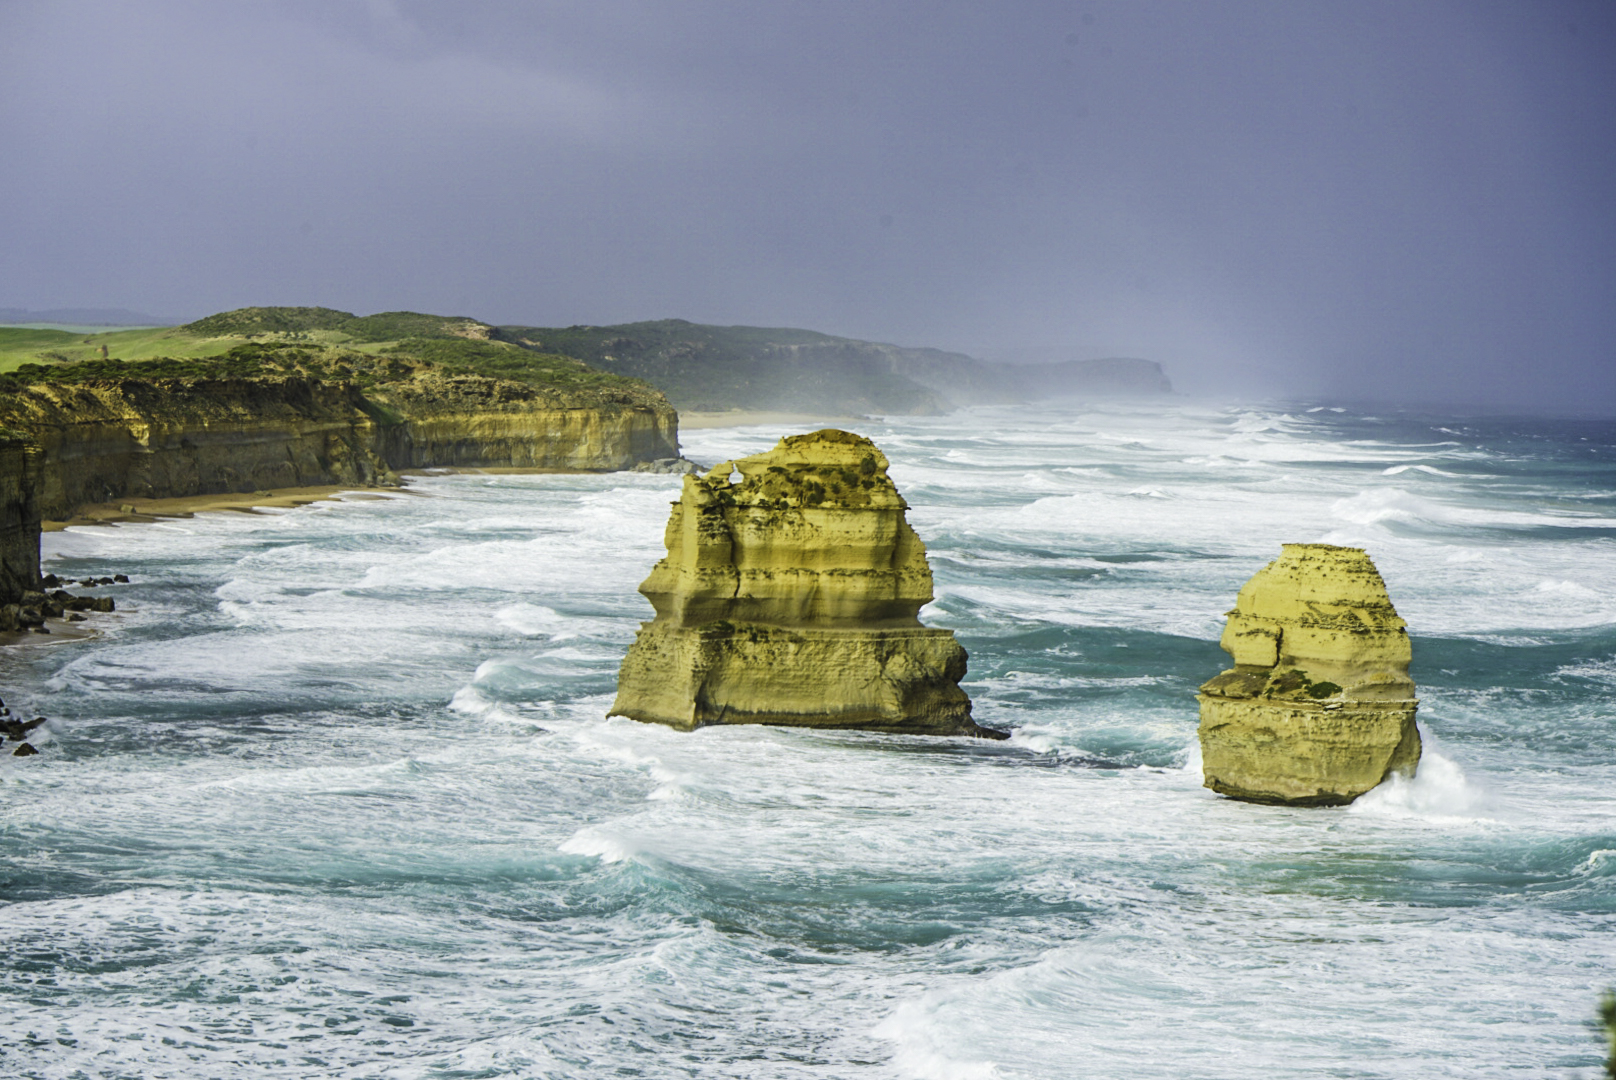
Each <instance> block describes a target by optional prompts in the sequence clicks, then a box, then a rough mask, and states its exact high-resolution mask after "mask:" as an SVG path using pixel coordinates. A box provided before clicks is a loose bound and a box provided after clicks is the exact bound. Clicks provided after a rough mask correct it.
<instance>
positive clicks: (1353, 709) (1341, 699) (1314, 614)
mask: <svg viewBox="0 0 1616 1080" xmlns="http://www.w3.org/2000/svg"><path fill="white" fill-rule="evenodd" d="M1220 644H1221V645H1222V646H1223V649H1224V650H1225V651H1226V652H1228V653H1229V655H1230V656H1232V657H1233V658H1234V662H1235V666H1234V667H1233V668H1231V669H1229V670H1228V671H1225V672H1223V673H1221V674H1220V675H1218V676H1217V677H1216V678H1213V679H1211V680H1210V681H1208V682H1207V683H1206V684H1204V685H1203V686H1202V687H1201V693H1200V694H1199V695H1198V698H1199V701H1200V703H1201V727H1200V737H1201V757H1202V769H1203V772H1204V774H1205V778H1206V786H1207V787H1209V788H1211V789H1212V790H1213V791H1216V792H1218V793H1219V794H1222V795H1227V796H1229V797H1231V798H1236V799H1245V800H1248V801H1252V802H1267V803H1288V804H1293V805H1306V806H1331V805H1340V804H1343V803H1350V802H1351V801H1352V800H1353V799H1356V798H1357V797H1358V796H1359V795H1362V794H1363V793H1364V792H1366V791H1368V790H1370V789H1371V788H1373V787H1375V786H1376V785H1377V784H1379V783H1381V782H1382V781H1383V780H1385V779H1386V777H1387V776H1389V775H1391V774H1392V773H1394V772H1400V773H1404V774H1406V775H1412V774H1413V772H1414V770H1415V768H1416V766H1417V765H1418V764H1419V759H1420V736H1419V731H1418V729H1417V728H1416V727H1415V723H1414V714H1415V710H1416V708H1417V706H1418V704H1419V703H1418V701H1416V700H1415V697H1414V682H1413V680H1412V679H1410V678H1409V676H1408V662H1409V658H1410V655H1411V653H1410V648H1409V641H1408V630H1407V628H1406V624H1405V623H1404V622H1403V620H1402V619H1400V618H1399V617H1398V615H1397V611H1396V609H1395V608H1393V607H1392V602H1391V598H1390V597H1389V596H1387V594H1386V584H1385V582H1383V581H1382V580H1381V577H1380V573H1379V572H1378V571H1377V570H1376V569H1375V564H1374V563H1373V562H1371V561H1370V559H1369V556H1368V555H1367V554H1365V553H1364V551H1363V550H1362V549H1361V548H1348V547H1335V546H1333V545H1330V544H1285V545H1284V546H1283V553H1282V554H1281V555H1280V557H1279V558H1278V559H1275V560H1274V561H1273V562H1271V563H1269V564H1268V565H1267V566H1266V567H1264V568H1263V569H1262V570H1260V571H1258V573H1257V574H1256V575H1255V576H1254V577H1252V579H1251V580H1250V581H1248V582H1246V584H1245V585H1244V586H1243V587H1242V588H1241V590H1240V595H1239V598H1238V599H1237V600H1236V601H1235V607H1234V610H1233V611H1231V612H1229V621H1228V623H1227V625H1226V626H1225V628H1224V631H1223V638H1222V641H1221V642H1220Z"/></svg>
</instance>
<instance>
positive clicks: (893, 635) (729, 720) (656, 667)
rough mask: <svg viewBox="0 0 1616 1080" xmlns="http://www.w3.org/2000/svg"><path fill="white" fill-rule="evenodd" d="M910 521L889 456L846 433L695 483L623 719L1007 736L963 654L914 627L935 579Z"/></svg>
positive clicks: (676, 509) (944, 635) (649, 585)
mask: <svg viewBox="0 0 1616 1080" xmlns="http://www.w3.org/2000/svg"><path fill="white" fill-rule="evenodd" d="M732 477H733V478H734V480H733V482H732ZM906 509H907V506H906V504H905V503H904V501H903V499H902V498H901V497H900V496H899V495H898V491H897V489H896V488H895V487H894V486H893V484H892V481H891V480H890V479H889V478H888V476H887V459H886V457H885V456H884V455H883V454H882V453H881V452H880V451H879V450H878V449H876V447H875V445H874V444H873V443H871V442H870V441H869V440H868V439H864V438H861V437H859V436H857V435H853V434H850V433H848V432H845V431H830V430H827V431H819V432H815V433H814V434H812V435H799V436H792V437H789V438H786V439H782V440H781V441H780V444H779V445H778V446H776V447H775V449H773V450H771V451H769V452H768V453H764V454H758V455H756V456H755V457H750V458H743V459H741V460H739V461H734V462H725V463H723V464H721V465H719V466H718V467H716V468H715V469H713V470H712V471H711V472H709V473H708V474H707V475H706V476H704V477H695V476H687V477H685V482H684V491H683V493H682V495H681V496H680V499H679V501H678V502H677V503H675V504H674V506H673V512H672V514H671V515H670V517H669V520H668V527H667V532H666V535H665V542H666V544H667V548H668V556H667V558H665V559H663V560H662V561H661V562H659V563H657V565H656V567H655V568H654V569H653V570H652V571H651V575H650V577H648V578H647V579H646V580H645V583H644V584H643V585H641V586H640V591H641V592H642V593H644V594H645V596H646V597H647V598H648V599H649V600H650V601H651V604H652V606H653V607H654V608H655V609H656V618H655V619H654V620H653V621H651V622H648V623H645V624H643V625H642V626H641V628H640V632H639V635H638V636H637V637H636V638H635V641H634V644H633V646H632V647H631V648H630V649H629V652H628V655H627V656H626V657H625V658H624V660H623V666H622V670H621V672H620V674H619V676H618V694H617V702H616V704H615V705H614V706H613V708H612V713H613V715H618V716H628V717H631V718H633V719H636V720H644V721H651V722H655V723H662V724H668V725H671V726H673V727H677V728H681V729H684V730H687V731H688V730H691V729H693V728H697V727H702V726H705V725H708V724H743V723H758V724H786V725H793V726H802V727H828V728H864V729H869V730H875V731H889V732H900V733H910V734H926V735H992V734H994V733H991V732H988V731H986V730H984V729H982V728H980V727H978V726H977V725H976V724H975V723H974V722H973V721H972V720H971V703H970V699H969V698H968V697H967V696H966V694H965V692H964V691H963V690H961V689H960V688H959V680H960V679H961V678H962V677H963V676H964V674H965V664H966V655H965V650H964V649H963V648H961V647H960V645H959V643H958V642H957V641H955V640H954V635H953V634H952V633H951V632H950V631H947V630H933V629H928V628H926V627H924V626H922V625H921V624H920V620H919V618H918V617H917V616H918V613H919V611H920V608H921V606H922V605H924V604H925V603H926V602H928V601H929V600H930V599H931V596H932V591H931V570H930V568H929V567H928V566H927V565H926V552H925V547H924V545H922V544H921V542H920V538H919V537H918V536H916V535H915V533H914V530H913V529H911V528H910V527H909V524H908V522H907V521H906V520H905V518H904V511H905V510H906Z"/></svg>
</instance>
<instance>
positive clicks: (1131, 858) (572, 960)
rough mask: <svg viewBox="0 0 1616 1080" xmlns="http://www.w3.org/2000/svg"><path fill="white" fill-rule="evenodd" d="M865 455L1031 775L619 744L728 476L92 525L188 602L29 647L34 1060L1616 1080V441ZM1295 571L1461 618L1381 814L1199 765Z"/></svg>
mask: <svg viewBox="0 0 1616 1080" xmlns="http://www.w3.org/2000/svg"><path fill="white" fill-rule="evenodd" d="M784 433H785V431H784V430H783V429H771V428H742V429H731V430H721V431H694V432H687V433H686V435H685V443H686V450H687V452H688V453H689V454H690V455H691V456H692V457H695V458H697V459H698V460H703V461H708V462H714V461H718V460H721V459H724V458H728V457H733V456H738V455H740V454H744V453H751V452H755V451H757V450H761V449H764V448H766V447H767V446H768V445H770V444H772V442H773V441H774V439H776V438H777V437H778V436H779V435H781V434H784ZM863 433H864V434H867V435H870V436H871V437H873V438H875V439H876V440H877V442H878V443H879V444H880V445H881V446H882V447H883V448H884V449H885V450H886V452H887V454H888V455H889V456H890V457H891V459H892V461H893V468H892V473H893V476H894V478H895V479H896V480H897V482H898V484H899V486H900V489H901V490H902V491H903V492H904V494H905V495H906V497H907V498H908V500H909V502H910V503H911V505H912V510H911V514H910V518H911V521H912V522H913V523H914V525H915V528H916V529H917V530H918V532H919V533H920V535H921V537H922V538H923V539H924V540H925V541H926V543H927V545H928V547H929V549H930V552H931V557H932V565H933V569H934V572H935V575H936V578H937V600H936V602H935V603H934V604H933V605H932V606H931V607H930V608H928V609H927V612H926V613H925V618H926V619H927V620H928V621H929V622H931V623H932V624H934V625H939V626H947V627H950V628H953V629H954V630H955V631H956V632H957V633H958V634H959V636H960V638H961V639H962V641H963V642H964V643H965V645H966V647H967V648H968V649H969V650H970V653H971V672H970V676H969V683H968V689H969V690H970V692H971V694H972V697H973V699H974V700H975V702H976V715H977V717H978V718H979V719H980V720H982V721H983V722H985V723H988V724H994V725H998V726H1001V727H1005V728H1010V729H1012V730H1013V731H1014V732H1015V734H1014V737H1013V738H1012V739H1011V740H1010V741H1009V742H1007V743H985V742H977V741H972V740H935V741H928V740H918V739H905V738H898V737H890V736H880V735H865V734H845V733H844V734H821V733H812V732H805V731H791V730H784V729H773V728H732V729H723V730H718V729H708V730H704V731H700V732H697V733H694V734H680V733H676V732H672V731H667V730H664V729H661V728H658V727H652V726H647V725H640V724H636V723H633V722H630V721H624V720H605V719H603V714H604V713H605V711H606V709H607V708H608V707H609V705H610V702H611V697H612V692H613V681H614V676H615V673H616V668H617V664H618V661H619V659H620V658H621V656H622V653H623V651H624V649H625V648H626V647H627V645H628V643H629V641H630V640H632V638H633V634H634V631H635V628H636V626H637V624H638V621H639V620H640V619H642V618H648V617H649V615H650V608H649V605H648V604H646V603H645V601H644V600H643V599H642V598H641V597H639V596H638V595H637V594H636V592H635V591H634V590H635V586H636V585H637V584H638V583H639V581H640V580H641V579H642V578H643V577H644V576H645V574H646V572H647V571H648V570H649V568H650V566H651V564H652V563H653V562H654V561H655V560H656V559H657V558H658V557H659V555H660V554H661V546H660V545H661V535H662V525H663V522H664V520H665V518H666V513H667V505H668V502H669V500H670V499H671V498H673V497H674V495H675V493H676V491H677V486H678V481H677V478H673V477H659V476H639V475H627V474H617V475H606V476H434V477H427V478H423V479H421V480H420V481H419V482H418V483H417V484H416V485H415V487H414V491H415V492H416V494H411V495H400V496H398V497H395V498H390V499H384V500H352V501H347V502H344V503H341V504H332V503H327V504H320V505H316V506H310V507H306V508H302V509H299V510H294V511H286V512H270V513H265V514H262V515H242V514H214V515H206V516H202V517H198V518H195V519H192V520H187V521H172V522H165V523H162V524H159V525H131V526H121V527H117V528H103V529H75V530H70V531H68V532H66V533H59V534H53V535H51V536H49V537H47V552H46V553H47V569H50V570H54V571H55V572H57V573H59V574H63V575H64V576H65V575H72V576H84V575H86V574H98V575H99V574H111V573H114V572H124V573H128V574H129V575H130V576H131V577H132V578H133V579H134V583H133V584H131V585H129V586H122V587H119V590H118V591H117V592H115V593H114V595H116V596H117V597H118V598H119V612H118V613H117V614H116V615H115V616H112V617H108V618H105V619H104V620H103V622H102V625H103V626H104V633H103V634H102V636H101V637H99V638H98V639H96V640H94V641H91V642H83V643H76V644H74V643H63V644H57V645H50V646H30V647H28V648H24V649H14V650H10V651H7V652H5V653H4V654H0V696H4V697H5V698H6V699H7V702H8V703H9V704H12V705H13V706H14V707H17V706H21V708H19V709H18V711H23V710H27V711H29V712H30V713H43V714H45V715H48V716H50V717H52V721H51V723H50V725H49V726H48V728H47V729H46V730H45V731H44V733H43V737H42V738H39V739H36V740H35V742H36V745H38V746H39V747H40V749H41V751H42V753H41V755H40V756H38V757H34V758H27V759H14V758H12V757H9V756H6V757H4V758H0V780H3V783H0V806H3V807H4V817H3V819H0V857H3V859H4V873H3V880H0V901H3V904H4V906H0V941H4V942H5V947H6V949H7V959H8V962H7V964H6V965H5V968H4V971H3V973H0V995H3V997H0V1001H3V1003H4V1008H5V1016H6V1020H5V1022H4V1023H3V1024H0V1074H4V1075H8V1076H26V1077H51V1078H57V1077H60V1078H68V1077H96V1078H101V1077H143V1078H158V1077H184V1078H192V1077H345V1078H348V1077H352V1078H364V1077H389V1078H391V1077H507V1076H508V1077H618V1076H645V1077H658V1078H661V1077H834V1078H865V1077H869V1078H899V1077H927V1078H931V1077H936V1078H979V1077H983V1078H985V1077H1004V1078H1023V1077H1025V1078H1033V1077H1037V1078H1065V1077H1096V1078H1107V1080H1109V1078H1133V1077H1163V1078H1166V1077H1172V1078H1186V1077H1197V1078H1198V1077H1208V1078H1212V1077H1217V1078H1226V1077H1241V1076H1249V1075H1262V1076H1265V1077H1270V1078H1274V1077H1304V1076H1306V1077H1319V1076H1326V1077H1409V1078H1415V1077H1419V1078H1426V1077H1494V1076H1511V1077H1516V1076H1553V1077H1593V1076H1595V1075H1597V1071H1598V1070H1597V1065H1598V1062H1599V1060H1600V1046H1599V1044H1598V1043H1597V1042H1596V1041H1595V1037H1594V1033H1593V1031H1592V1028H1591V1024H1590V1021H1591V1019H1592V1016H1593V1009H1594V1005H1595V1001H1596V999H1597V996H1598V994H1599V992H1600V991H1601V990H1602V989H1604V988H1605V987H1607V986H1609V985H1611V984H1616V933H1613V931H1616V704H1613V693H1616V427H1613V425H1611V424H1608V423H1607V424H1593V423H1582V424H1579V423H1574V422H1550V421H1520V422H1503V421H1492V420H1490V421H1482V420H1464V419H1456V418H1451V417H1450V418H1433V417H1420V416H1413V415H1401V414H1399V415H1393V414H1386V415H1381V416H1368V415H1364V414H1361V413H1357V412H1350V411H1336V410H1331V409H1328V408H1319V407H1316V406H1290V407H1287V408H1272V407H1270V408H1259V407H1227V406H1213V405H1195V404H1178V405H1172V406H1167V407H1160V406H1152V407H1150V408H1148V409H1146V408H1143V407H1136V406H1126V405H1116V406H1107V407H1105V408H1103V409H1087V410H1083V409H1078V408H1076V407H1074V408H1071V409H1068V410H1065V411H1062V410H1055V409H1048V410H1028V409H982V410H976V411H971V412H967V413H963V414H956V415H954V416H949V417H943V418H938V419H903V420H892V421H872V422H871V423H869V424H868V425H866V426H865V427H864V428H863ZM973 433H989V434H973ZM1286 541H1327V542H1332V543H1341V544H1356V545H1362V546H1365V547H1367V548H1368V549H1369V551H1370V553H1371V555H1372V556H1373V557H1374V558H1375V560H1376V562H1377V564H1378V565H1379V567H1380V569H1381V571H1382V574H1383V575H1384V577H1385V578H1386V581H1387V584H1388V587H1389V588H1390V590H1391V594H1392V597H1393V599H1394V601H1395V602H1396V603H1397V605H1398V608H1399V610H1400V612H1401V613H1402V614H1403V615H1404V617H1405V618H1406V619H1407V620H1408V622H1409V626H1410V631H1411V633H1412V634H1413V635H1414V638H1415V667H1414V675H1415V678H1416V679H1417V680H1418V682H1419V684H1420V687H1421V695H1422V699H1423V704H1422V707H1421V721H1422V725H1423V728H1424V731H1425V735H1426V747H1427V752H1426V758H1425V760H1424V762H1423V763H1422V766H1421V770H1420V775H1419V776H1418V778H1417V779H1416V780H1414V781H1413V782H1412V783H1398V784H1393V785H1388V786H1386V787H1383V788H1381V789H1379V790H1377V791H1375V792H1373V793H1371V794H1370V795H1368V796H1366V797H1365V798H1363V799H1361V800H1360V801H1359V802H1358V803H1357V804H1355V805H1354V806H1352V807H1350V808H1347V809H1338V810H1289V809H1282V808H1273V807H1257V806H1248V805H1243V804H1238V803H1233V802H1229V801H1226V800H1222V799H1218V798H1216V797H1214V796H1213V795H1211V794H1210V793H1209V792H1207V791H1206V790H1205V789H1203V788H1202V787H1201V786H1200V777H1199V773H1198V769H1197V763H1196V758H1195V753H1196V751H1195V734H1194V733H1195V721H1196V717H1195V703H1194V700H1193V697H1192V696H1191V695H1192V691H1193V689H1194V687H1195V686H1196V685H1197V684H1198V683H1199V682H1201V681H1202V680H1204V679H1205V678H1207V677H1209V676H1210V675H1211V674H1213V673H1215V672H1216V671H1217V670H1219V669H1220V667H1221V666H1222V664H1223V661H1224V655H1223V654H1222V653H1221V652H1220V651H1219V650H1218V649H1217V646H1216V639H1217V636H1218V634H1219V632H1220V629H1221V623H1222V613H1223V612H1224V611H1226V610H1227V609H1228V608H1229V606H1230V605H1231V604H1232V602H1233V598H1234V594H1235V591H1236V590H1237V589H1238V587H1239V585H1240V584H1241V583H1242V582H1243V581H1244V580H1245V579H1246V578H1247V577H1249V576H1250V575H1251V574H1252V573H1254V572H1255V571H1256V570H1257V569H1259V568H1260V567H1261V566H1262V565H1263V564H1264V563H1265V562H1266V561H1267V560H1268V559H1270V558H1273V557H1274V556H1275V555H1277V554H1278V550H1279V545H1280V543H1282V542H1286Z"/></svg>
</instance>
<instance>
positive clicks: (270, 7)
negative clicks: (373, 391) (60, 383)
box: [0, 0, 1616, 414]
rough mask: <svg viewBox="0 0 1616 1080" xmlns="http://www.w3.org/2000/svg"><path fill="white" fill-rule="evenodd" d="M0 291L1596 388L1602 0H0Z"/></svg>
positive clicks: (124, 303) (1451, 385) (1610, 308)
mask: <svg viewBox="0 0 1616 1080" xmlns="http://www.w3.org/2000/svg"><path fill="white" fill-rule="evenodd" d="M0 103H3V104H0V136H3V137H4V139H5V143H6V145H7V147H8V149H9V152H8V154H7V155H6V165H5V169H4V171H3V174H0V194H3V198H0V236H3V239H4V247H5V251H6V258H5V260H4V264H3V269H0V306H9V307H19V308H27V309H33V310H44V309H52V308H66V307H109V308H111V307H118V308H126V309H132V310H136V311H144V312H149V313H152V314H153V315H156V316H160V317H165V318H173V319H188V318H196V317H199V316H201V315H204V314H208V313H210V312H214V311H218V310H224V309H229V308H234V307H241V306H246V305H254V304H300V305H301V304H308V305H325V306H330V307H337V308H342V309H345V310H350V311H357V312H360V313H368V312H374V311H382V310H397V309H410V310H418V311H428V312H434V313H440V314H446V315H468V316H473V317H476V318H479V319H482V320H486V321H490V322H499V323H524V324H529V325H541V326H546V325H571V324H579V323H592V324H604V323H615V322H624V321H632V320H640V319H655V318H667V317H679V318H685V319H690V320H692V321H696V322H705V323H720V324H751V325H764V326H797V327H805V328H810V329H815V330H821V331H825V332H827V333H833V334H842V335H848V336H852V337H859V338H867V339H872V340H880V341H890V342H895V343H899V344H905V345H930V346H936V347H940V348H947V349H956V350H960V351H964V352H969V353H972V354H974V355H979V356H984V357H987V358H994V359H998V358H1006V359H1013V358H1038V359H1053V358H1057V357H1071V358H1080V357H1092V356H1115V355H1124V356H1139V357H1145V358H1148V359H1153V360H1158V361H1160V362H1162V363H1163V364H1164V365H1165V367H1166V369H1167V371H1168V374H1169V375H1170V376H1171V377H1172V379H1173V380H1174V383H1175V385H1176V387H1177V388H1178V389H1180V390H1183V391H1186V392H1190V393H1200V394H1239V395H1261V396H1265V397H1284V396H1289V395H1317V396H1335V397H1339V398H1341V399H1343V400H1346V399H1351V400H1371V401H1373V400H1391V401H1401V402H1407V403H1411V404H1412V403H1421V404H1424V403H1438V404H1447V405H1455V406H1464V407H1478V408H1486V409H1495V410H1500V409H1501V410H1534V411H1557V412H1597V413H1606V414H1609V413H1613V412H1616V374H1613V370H1612V358H1613V347H1612V340H1613V333H1616V183H1613V181H1612V177H1613V176H1616V4H1612V3H1610V2H1608V0H1600V2H1582V3H1578V2H1536V3H1531V4H1520V3H1473V2H1472V3H1446V2H1427V3H1421V4H1407V3H1404V2H1395V3H1379V2H1360V3H1329V4H1325V3H1297V2H1290V0H1287V2H1273V3H1266V2H1245V0H1243V2H1226V3H1201V2H1197V3H1172V2H1131V3H1048V4H1045V3H1012V4H991V5H989V4H966V3H883V4H865V3H847V4H842V3H822V2H816V3H799V4H791V3H772V4H751V3H646V4H630V3H605V4H602V3H544V4H516V3H504V4H486V3H466V2H460V3H454V4H447V3H440V4H425V3H422V4H415V3H403V2H399V3H388V2H372V3H327V2H308V3H265V4H254V5H238V4H215V3H189V4H188V3H139V4H137V3H71V2H51V3H43V2H37V3H36V2H26V0H24V2H18V0H0Z"/></svg>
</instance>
